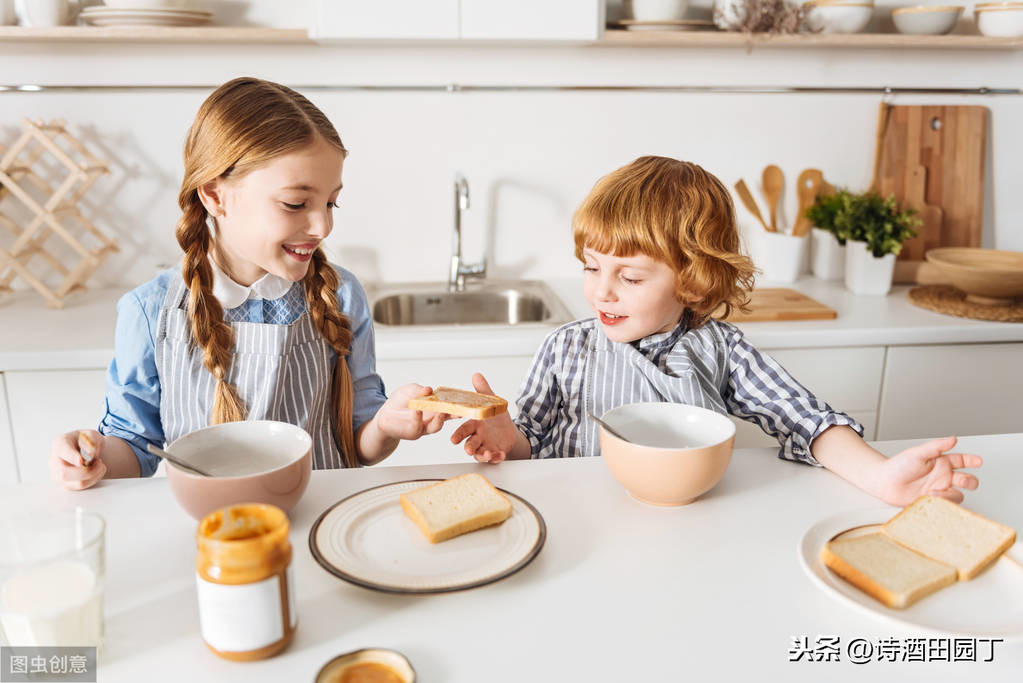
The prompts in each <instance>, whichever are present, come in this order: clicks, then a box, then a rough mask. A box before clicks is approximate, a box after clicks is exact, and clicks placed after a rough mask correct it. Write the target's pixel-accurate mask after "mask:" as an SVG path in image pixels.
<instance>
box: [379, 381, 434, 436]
mask: <svg viewBox="0 0 1023 683" xmlns="http://www.w3.org/2000/svg"><path fill="white" fill-rule="evenodd" d="M432 393H433V389H431V388H430V387H424V386H422V385H419V384H406V385H405V386H403V387H401V388H399V389H397V390H396V391H394V392H393V393H392V394H391V395H390V396H389V397H388V399H387V400H386V401H385V402H384V404H383V405H382V406H380V410H379V411H377V414H376V417H375V418H373V419H374V420H375V421H376V422H377V426H378V427H379V428H380V431H381V432H383V433H384V434H385V435H386V436H389V437H391V438H394V439H418V438H419V437H421V436H423V435H424V434H435V433H437V432H439V431H440V429H441V427H443V426H444V422H445V421H447V420H449V419H451V416H450V415H446V414H444V413H430V412H426V411H422V410H410V409H409V408H408V402H409V399H414V398H419V397H421V396H429V395H430V394H432Z"/></svg>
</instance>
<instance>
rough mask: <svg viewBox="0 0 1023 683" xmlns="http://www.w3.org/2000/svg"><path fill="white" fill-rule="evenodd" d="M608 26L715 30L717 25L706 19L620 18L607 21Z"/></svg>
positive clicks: (630, 29)
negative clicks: (641, 19) (660, 19)
mask: <svg viewBox="0 0 1023 683" xmlns="http://www.w3.org/2000/svg"><path fill="white" fill-rule="evenodd" d="M607 26H608V28H622V29H625V30H627V31H716V30H717V26H715V25H714V22H713V21H710V20H708V19H677V20H665V21H636V20H635V19H622V20H621V21H614V22H611V23H609V24H608V25H607Z"/></svg>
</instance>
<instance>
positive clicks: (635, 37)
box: [593, 29, 1023, 50]
mask: <svg viewBox="0 0 1023 683" xmlns="http://www.w3.org/2000/svg"><path fill="white" fill-rule="evenodd" d="M593 44H594V45H608V46H619V47H744V48H745V47H758V48H759V47H781V48H873V49H885V50H890V49H925V50H926V49H932V50H947V49H962V50H1018V49H1020V48H1023V38H989V37H987V36H981V35H969V34H961V35H960V34H956V35H947V36H911V35H903V34H901V33H846V34H842V33H799V34H785V35H766V34H758V35H754V36H750V35H747V34H745V33H736V32H731V31H627V30H623V29H608V30H607V31H606V32H605V33H604V39H603V40H601V41H598V42H597V43H593Z"/></svg>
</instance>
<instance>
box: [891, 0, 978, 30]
mask: <svg viewBox="0 0 1023 683" xmlns="http://www.w3.org/2000/svg"><path fill="white" fill-rule="evenodd" d="M964 9H966V8H965V7H963V6H962V5H940V6H931V5H917V6H916V7H898V8H896V9H893V10H892V21H893V22H894V23H895V28H896V29H898V31H899V33H905V34H908V35H915V36H941V35H944V34H946V33H948V32H949V31H951V30H952V29H953V28H955V25H956V22H957V21H959V17H960V16H962V14H963V10H964Z"/></svg>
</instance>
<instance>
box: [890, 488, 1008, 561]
mask: <svg viewBox="0 0 1023 683" xmlns="http://www.w3.org/2000/svg"><path fill="white" fill-rule="evenodd" d="M881 528H882V531H883V532H884V533H885V534H887V535H888V536H889V537H890V538H892V539H894V540H895V541H897V542H899V543H901V544H902V545H904V546H906V547H907V548H910V549H912V550H915V551H916V552H918V553H920V554H921V555H926V556H927V557H930V558H932V559H935V560H938V561H939V562H944V563H945V564H947V565H950V566H952V567H955V568H956V570H957V571H958V573H959V580H960V581H966V580H967V579H972V578H973V577H974V576H976V575H977V574H979V573H980V571H981V570H982V569H984V567H986V566H987V565H988V564H990V563H991V562H993V561H994V560H996V559H997V558H998V556H999V555H1001V554H1002V553H1003V552H1005V550H1006V549H1008V548H1009V547H1010V546H1011V545H1012V544H1013V543H1015V542H1016V531H1015V530H1014V529H1012V528H1011V527H1007V526H1005V525H1004V524H999V523H998V522H993V521H991V520H990V519H987V518H986V517H982V516H980V515H978V514H977V513H975V512H971V511H970V510H967V509H966V508H964V507H962V506H961V505H957V504H955V503H953V502H951V501H949V500H946V499H944V498H941V497H939V496H922V497H920V498H917V499H916V500H915V501H913V504H912V505H909V506H907V507H906V508H905V509H903V510H902V512H900V513H898V514H897V515H895V516H894V517H892V518H891V519H890V520H888V521H887V522H885V523H884V525H883V526H882V527H881Z"/></svg>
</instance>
